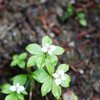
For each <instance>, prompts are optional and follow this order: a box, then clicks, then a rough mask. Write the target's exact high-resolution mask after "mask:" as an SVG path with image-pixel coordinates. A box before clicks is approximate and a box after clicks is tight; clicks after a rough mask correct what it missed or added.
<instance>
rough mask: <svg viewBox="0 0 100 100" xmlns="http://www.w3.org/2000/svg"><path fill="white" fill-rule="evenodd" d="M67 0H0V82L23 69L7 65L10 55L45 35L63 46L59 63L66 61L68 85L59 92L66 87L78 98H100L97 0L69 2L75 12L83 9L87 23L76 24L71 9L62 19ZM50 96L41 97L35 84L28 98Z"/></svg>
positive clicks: (35, 99)
mask: <svg viewBox="0 0 100 100" xmlns="http://www.w3.org/2000/svg"><path fill="white" fill-rule="evenodd" d="M70 1H74V0H0V83H5V82H9V80H8V79H9V78H11V76H14V75H17V74H18V73H24V71H23V70H20V69H19V68H16V70H15V68H11V67H10V62H11V57H12V55H13V54H15V53H21V52H23V51H25V47H26V46H27V44H29V43H33V42H35V43H39V44H40V43H41V39H42V37H43V36H45V35H48V36H50V37H51V38H52V39H53V42H54V44H55V45H60V46H62V47H64V48H65V50H66V51H65V53H64V54H63V55H62V56H61V57H60V63H67V64H69V65H70V71H69V74H70V75H71V78H72V79H71V85H70V87H69V88H68V89H65V90H64V91H63V94H64V93H68V91H70V92H74V93H75V94H76V95H77V96H78V98H79V100H100V1H99V0H75V3H74V4H72V5H73V7H74V8H75V12H76V13H77V12H80V11H83V12H84V13H85V16H86V20H87V26H82V25H80V24H79V22H78V20H77V17H76V14H75V13H74V14H73V16H71V17H69V18H68V19H67V20H65V21H62V17H63V16H64V14H65V13H66V10H67V4H68V3H70ZM27 98H28V97H27ZM53 99H54V98H53V97H52V95H51V94H48V95H47V96H46V97H44V98H42V97H41V95H40V91H39V87H36V91H35V92H34V91H33V96H32V100H53ZM0 100H4V95H2V94H0ZM27 100H28V99H27Z"/></svg>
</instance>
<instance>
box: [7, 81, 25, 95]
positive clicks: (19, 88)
mask: <svg viewBox="0 0 100 100" xmlns="http://www.w3.org/2000/svg"><path fill="white" fill-rule="evenodd" d="M9 89H10V90H11V91H13V92H14V91H15V92H17V93H18V94H20V93H21V92H23V91H24V90H25V88H24V86H22V85H20V84H19V83H17V84H16V85H12V86H10V88H9Z"/></svg>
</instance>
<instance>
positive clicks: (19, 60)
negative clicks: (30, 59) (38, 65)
mask: <svg viewBox="0 0 100 100" xmlns="http://www.w3.org/2000/svg"><path fill="white" fill-rule="evenodd" d="M26 57H27V53H21V54H20V55H18V54H15V55H14V56H13V57H12V59H13V60H12V62H11V66H12V67H15V66H18V67H20V68H24V67H25V64H26V63H25V59H26Z"/></svg>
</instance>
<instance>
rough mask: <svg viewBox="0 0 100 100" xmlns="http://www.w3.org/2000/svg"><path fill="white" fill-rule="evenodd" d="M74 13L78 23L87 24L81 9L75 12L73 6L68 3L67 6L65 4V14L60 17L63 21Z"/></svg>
mask: <svg viewBox="0 0 100 100" xmlns="http://www.w3.org/2000/svg"><path fill="white" fill-rule="evenodd" d="M74 14H76V17H77V20H78V22H79V24H80V25H82V26H87V20H86V16H85V14H84V12H83V11H79V12H76V11H75V7H74V6H73V5H71V4H68V6H67V11H66V12H65V14H64V16H63V18H62V19H63V21H65V20H66V19H68V18H70V17H71V16H73V15H74Z"/></svg>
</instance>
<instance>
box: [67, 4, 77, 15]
mask: <svg viewBox="0 0 100 100" xmlns="http://www.w3.org/2000/svg"><path fill="white" fill-rule="evenodd" d="M67 11H68V12H70V13H72V14H73V13H74V11H75V8H74V7H73V6H72V5H68V8H67Z"/></svg>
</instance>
